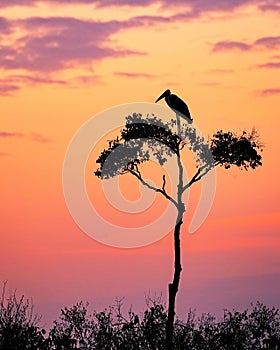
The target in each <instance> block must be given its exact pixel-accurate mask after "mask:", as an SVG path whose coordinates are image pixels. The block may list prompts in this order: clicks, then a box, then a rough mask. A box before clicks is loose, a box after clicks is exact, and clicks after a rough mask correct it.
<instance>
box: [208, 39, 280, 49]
mask: <svg viewBox="0 0 280 350" xmlns="http://www.w3.org/2000/svg"><path fill="white" fill-rule="evenodd" d="M279 47H280V36H267V37H261V38H259V39H257V40H255V41H254V42H253V43H245V42H243V41H231V40H224V41H218V42H216V43H214V44H213V46H212V52H221V51H244V52H248V51H252V50H257V49H267V50H274V49H278V48H279Z"/></svg>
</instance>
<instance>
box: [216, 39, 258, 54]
mask: <svg viewBox="0 0 280 350" xmlns="http://www.w3.org/2000/svg"><path fill="white" fill-rule="evenodd" d="M251 49H252V46H251V45H249V44H246V43H243V42H241V41H230V40H225V41H218V42H217V43H215V44H214V45H213V47H212V52H220V51H250V50H251Z"/></svg>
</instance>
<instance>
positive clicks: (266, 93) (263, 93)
mask: <svg viewBox="0 0 280 350" xmlns="http://www.w3.org/2000/svg"><path fill="white" fill-rule="evenodd" d="M257 93H258V94H259V95H261V96H264V97H266V96H271V95H279V94H280V87H279V88H271V89H263V90H260V91H257Z"/></svg>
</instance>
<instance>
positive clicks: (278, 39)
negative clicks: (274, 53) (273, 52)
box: [254, 36, 280, 49]
mask: <svg viewBox="0 0 280 350" xmlns="http://www.w3.org/2000/svg"><path fill="white" fill-rule="evenodd" d="M254 45H256V46H260V47H263V48H266V49H277V48H279V47H280V36H267V37H263V38H260V39H257V40H256V41H255V42H254Z"/></svg>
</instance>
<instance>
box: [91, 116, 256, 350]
mask: <svg viewBox="0 0 280 350" xmlns="http://www.w3.org/2000/svg"><path fill="white" fill-rule="evenodd" d="M261 147H262V145H261V143H260V141H259V138H258V134H257V132H256V131H255V129H253V130H252V131H251V132H249V133H248V132H246V131H243V132H242V134H241V135H236V134H235V133H233V132H230V131H228V132H224V131H222V130H220V131H218V132H216V133H215V134H214V135H213V136H212V137H211V138H210V139H209V140H208V141H207V142H205V140H204V138H203V137H201V136H200V135H199V134H198V132H197V129H196V128H195V127H194V126H192V125H190V124H188V123H182V122H181V120H180V116H178V115H177V116H176V120H175V119H171V120H170V121H169V122H163V121H162V120H161V119H159V118H157V117H156V116H155V115H147V116H146V117H143V116H142V114H140V113H133V114H132V115H129V116H127V117H126V124H125V127H124V128H123V129H122V130H121V132H120V135H119V136H117V137H116V138H115V139H112V140H110V141H109V144H108V148H107V149H104V150H103V151H102V152H101V154H100V156H99V157H98V159H97V160H96V162H97V163H98V164H100V166H99V168H98V169H97V170H96V171H95V175H96V176H97V177H99V178H100V179H109V178H111V177H114V176H118V175H123V174H131V175H132V176H134V177H136V178H137V179H138V180H139V181H140V182H141V183H142V184H143V185H144V186H146V187H148V188H149V189H151V190H153V191H155V192H159V193H161V194H162V195H163V196H164V197H165V198H166V199H167V200H169V201H170V202H171V203H172V204H173V205H174V206H175V208H176V210H177V218H176V222H175V225H174V232H173V234H174V274H173V281H172V282H171V283H169V285H168V317H167V321H166V348H167V349H172V348H173V340H172V338H173V328H174V317H175V300H176V295H177V292H178V289H179V282H180V275H181V271H182V266H181V246H180V231H181V226H182V223H183V215H184V213H185V211H186V208H185V204H184V202H183V194H184V192H185V191H186V190H187V189H188V188H189V187H190V186H192V185H193V184H194V183H196V182H198V181H199V180H200V179H201V178H202V177H203V176H205V175H206V174H207V173H208V172H209V171H210V170H211V169H213V168H214V167H216V166H218V165H220V166H223V167H224V168H225V169H229V168H230V167H231V166H233V165H235V166H237V167H238V168H240V169H245V170H248V169H249V168H252V169H255V168H257V167H258V166H261V165H262V163H261V160H262V157H261V155H260V154H259V151H262V149H261ZM186 148H188V149H189V150H191V151H192V152H193V153H194V154H195V162H196V171H195V173H194V175H193V177H192V178H191V179H190V181H188V182H186V183H185V182H184V167H183V163H182V154H183V151H184V150H185V149H186ZM152 156H154V157H155V158H156V159H157V161H158V163H159V164H160V165H163V164H164V163H165V162H167V160H168V158H170V157H174V156H175V157H176V158H177V167H178V179H177V184H176V186H177V192H176V196H175V197H174V196H172V195H171V194H170V193H168V192H167V190H166V178H165V175H162V186H161V187H156V186H154V185H151V184H150V183H149V182H148V181H146V180H145V179H144V178H143V176H142V174H141V164H142V163H144V162H147V161H149V160H150V159H151V157H152Z"/></svg>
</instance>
